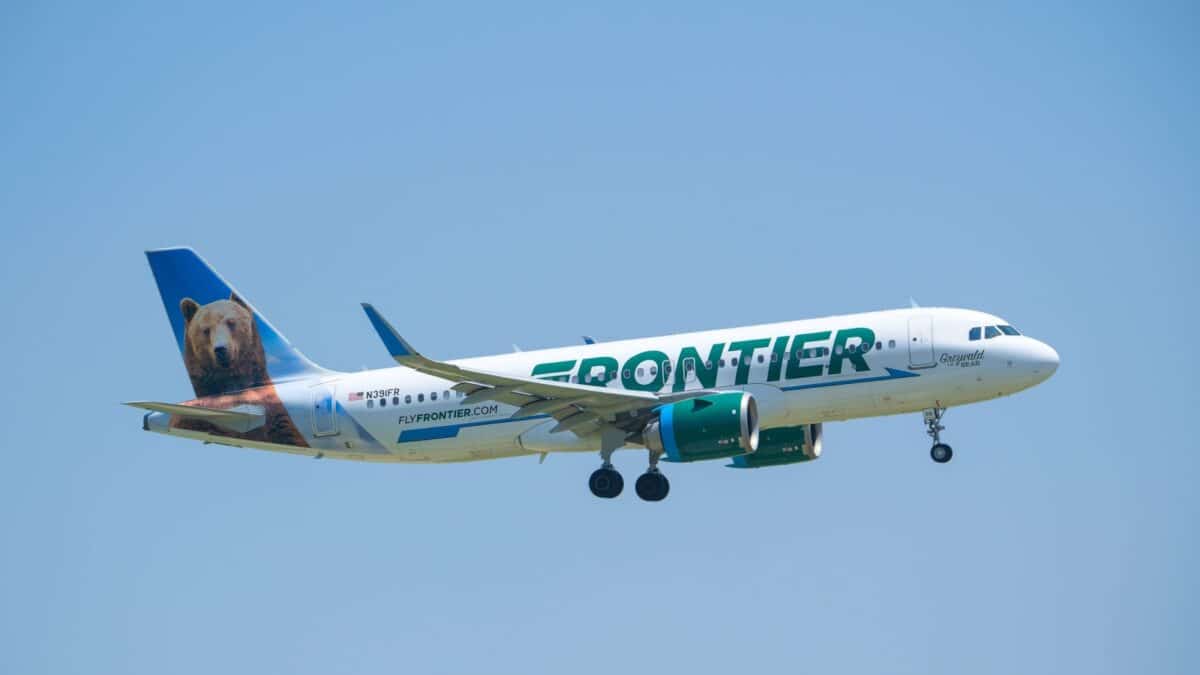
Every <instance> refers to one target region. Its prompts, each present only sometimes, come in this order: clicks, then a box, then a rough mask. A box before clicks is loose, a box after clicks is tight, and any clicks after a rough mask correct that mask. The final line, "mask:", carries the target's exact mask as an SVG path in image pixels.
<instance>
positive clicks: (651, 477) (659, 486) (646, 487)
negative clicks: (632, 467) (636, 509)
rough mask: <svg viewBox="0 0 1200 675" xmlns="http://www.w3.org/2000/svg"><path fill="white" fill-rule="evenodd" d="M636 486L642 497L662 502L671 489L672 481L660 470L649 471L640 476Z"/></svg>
mask: <svg viewBox="0 0 1200 675" xmlns="http://www.w3.org/2000/svg"><path fill="white" fill-rule="evenodd" d="M634 488H635V489H636V490H637V496H639V497H641V498H642V499H644V500H646V501H648V502H661V501H662V500H664V499H666V498H667V494H668V493H669V492H670V491H671V482H670V481H668V480H667V477H666V476H664V475H662V474H661V473H659V472H658V471H647V472H646V473H644V474H642V475H641V476H638V479H637V483H635V484H634Z"/></svg>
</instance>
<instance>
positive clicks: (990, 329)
mask: <svg viewBox="0 0 1200 675" xmlns="http://www.w3.org/2000/svg"><path fill="white" fill-rule="evenodd" d="M983 336H984V338H986V339H988V340H991V339H992V338H994V337H1000V329H999V328H996V327H995V326H987V327H986V328H984V329H983Z"/></svg>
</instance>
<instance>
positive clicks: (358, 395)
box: [350, 391, 362, 401]
mask: <svg viewBox="0 0 1200 675" xmlns="http://www.w3.org/2000/svg"><path fill="white" fill-rule="evenodd" d="M350 400H351V401H361V400H362V392H361V391H352V392H350Z"/></svg>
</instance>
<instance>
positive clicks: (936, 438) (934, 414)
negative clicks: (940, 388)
mask: <svg viewBox="0 0 1200 675" xmlns="http://www.w3.org/2000/svg"><path fill="white" fill-rule="evenodd" d="M924 414H925V427H926V429H925V433H927V434H929V437H930V438H932V439H933V447H932V448H930V449H929V456H930V457H931V458H932V459H933V461H935V462H937V463H938V464H945V463H946V462H949V461H950V460H951V459H953V458H954V449H953V448H951V447H950V446H949V445H947V444H945V443H943V442H942V432H943V431H945V430H946V427H944V426H942V415H945V414H946V409H945V408H943V407H941V406H937V407H934V408H927V409H926V410H925V413H924Z"/></svg>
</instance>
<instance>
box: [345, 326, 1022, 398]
mask: <svg viewBox="0 0 1200 675" xmlns="http://www.w3.org/2000/svg"><path fill="white" fill-rule="evenodd" d="M1003 328H1011V327H1009V326H1003ZM972 330H978V329H972ZM1013 334H1016V332H1015V331H1014V333H1013ZM971 339H972V340H975V339H978V338H971ZM874 348H875V349H883V342H882V341H879V342H876V343H875V346H874ZM887 348H888V349H895V348H896V341H895V340H888V343H887ZM834 351H835V352H836V353H838V354H841V353H842V348H841V347H836V348H834ZM869 351H871V345H870V344H860V345H849V346H847V347H846V352H847V353H849V354H856V353H861V354H866V353H867V352H869ZM824 356H829V348H828V347H813V348H812V349H804V350H801V351H800V353H799V354H796V359H795V360H796V361H799V360H800V359H814V358H820V357H824ZM755 360H756V361H757V362H758V363H766V361H767V357H766V356H765V355H763V354H759V355H758V356H756V357H755ZM778 362H779V354H771V363H778ZM728 363H729V366H730V367H737V364H738V357H736V356H733V357H730V358H729V360H728ZM725 364H726V360H725V359H718V360H717V366H718V367H720V368H724V367H725ZM683 367H684V370H686V371H687V372H689V373H690V372H692V371H694V370H695V369H696V362H695V361H694V360H693V359H684V360H683ZM704 368H705V370H711V369H712V361H705V362H704ZM662 372H663V375H664V376H666V375H670V374H671V364H670V362H665V361H664V362H663V364H662ZM647 373H649V375H650V377H658V366H657V365H653V366H650V367H649V368H646V367H644V366H643V367H640V368H638V369H637V376H638V377H645V376H646V374H647ZM621 374H622V375H624V377H625V379H629V377H630V374H631V373H630V372H629V370H628V369H625V370H623V371H621ZM616 376H617V374H616V372H615V371H608V372H605V373H604V375H595V376H593V375H584V376H583V381H584V383H591V382H601V381H605V382H606V381H608V380H611V379H614V378H615V377H616ZM571 382H572V383H575V384H578V383H579V376H578V375H572V376H571ZM454 396H455V397H456V398H462V397H463V396H464V394H463V393H462V392H461V391H456V392H454ZM442 398H443V400H447V401H448V400H450V398H451V394H450V390H448V389H447V390H445V391H443V392H442ZM429 400H430V401H436V400H438V392H436V391H434V392H430V394H429ZM375 401H376V399H367V407H368V408H374V407H375ZM378 401H379V407H380V408H386V407H387V404H388V400H387V399H386V398H381V399H378ZM412 402H413V396H412V394H405V395H404V404H405V405H411V404H412ZM424 402H425V394H423V393H421V394H417V403H424ZM392 405H394V406H396V405H400V397H399V396H393V397H392Z"/></svg>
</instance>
